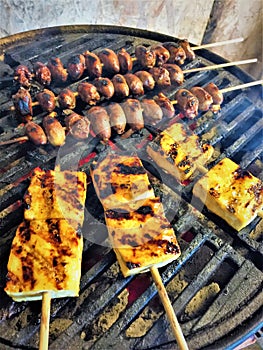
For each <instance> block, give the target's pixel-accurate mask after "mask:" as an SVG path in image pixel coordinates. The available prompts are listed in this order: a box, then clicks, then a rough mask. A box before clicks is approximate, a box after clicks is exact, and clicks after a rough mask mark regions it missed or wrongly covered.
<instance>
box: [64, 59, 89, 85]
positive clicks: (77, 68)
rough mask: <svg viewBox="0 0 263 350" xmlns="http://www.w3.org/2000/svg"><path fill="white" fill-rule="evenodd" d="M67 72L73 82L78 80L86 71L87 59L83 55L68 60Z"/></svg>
mask: <svg viewBox="0 0 263 350" xmlns="http://www.w3.org/2000/svg"><path fill="white" fill-rule="evenodd" d="M67 70H68V74H69V76H70V78H71V80H73V81H75V80H78V79H79V78H80V77H81V76H82V75H83V73H84V70H85V57H84V56H83V55H75V56H72V57H71V58H70V59H69V60H68V63H67Z"/></svg>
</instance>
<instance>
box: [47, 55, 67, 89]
mask: <svg viewBox="0 0 263 350" xmlns="http://www.w3.org/2000/svg"><path fill="white" fill-rule="evenodd" d="M47 66H48V68H49V70H50V72H51V76H52V80H54V82H56V83H59V84H61V83H65V82H66V81H67V79H68V72H67V70H66V69H65V68H64V66H63V64H62V62H61V60H60V58H58V57H54V58H50V60H49V61H48V64H47Z"/></svg>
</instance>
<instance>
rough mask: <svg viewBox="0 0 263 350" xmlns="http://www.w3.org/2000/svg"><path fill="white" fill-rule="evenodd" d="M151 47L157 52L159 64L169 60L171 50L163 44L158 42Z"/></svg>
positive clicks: (157, 63) (157, 62)
mask: <svg viewBox="0 0 263 350" xmlns="http://www.w3.org/2000/svg"><path fill="white" fill-rule="evenodd" d="M151 49H152V50H153V51H154V52H155V55H156V65H157V66H162V65H163V64H164V63H166V62H167V61H168V60H169V58H170V52H169V50H167V49H166V48H165V47H164V46H163V45H161V44H156V45H153V46H152V47H151Z"/></svg>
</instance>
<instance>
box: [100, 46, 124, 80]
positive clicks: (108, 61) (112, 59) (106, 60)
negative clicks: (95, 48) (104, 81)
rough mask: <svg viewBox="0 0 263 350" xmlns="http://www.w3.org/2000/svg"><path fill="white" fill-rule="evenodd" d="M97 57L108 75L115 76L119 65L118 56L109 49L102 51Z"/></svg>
mask: <svg viewBox="0 0 263 350" xmlns="http://www.w3.org/2000/svg"><path fill="white" fill-rule="evenodd" d="M98 56H99V58H100V60H101V62H102V64H103V68H104V69H105V70H106V71H107V72H108V73H110V74H116V73H119V71H120V63H119V60H118V56H117V55H116V53H115V52H114V51H113V50H111V49H103V50H102V51H100V52H99V53H98Z"/></svg>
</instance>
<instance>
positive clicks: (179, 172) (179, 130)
mask: <svg viewBox="0 0 263 350" xmlns="http://www.w3.org/2000/svg"><path fill="white" fill-rule="evenodd" d="M213 152H214V149H213V147H212V146H211V145H209V144H206V143H205V144H201V142H200V139H199V137H198V136H197V135H194V134H189V133H187V132H186V129H185V127H184V126H183V124H182V123H174V124H173V125H171V126H170V127H168V128H167V129H165V130H164V131H162V132H161V133H160V134H159V135H158V136H157V137H156V138H155V139H154V140H153V141H152V142H151V143H150V144H149V145H148V146H147V153H148V154H149V156H150V157H151V158H152V159H153V160H154V161H155V163H156V164H157V165H158V166H159V167H161V168H162V169H163V170H164V171H165V172H167V173H168V174H170V175H172V176H174V177H175V178H176V179H177V180H178V181H179V182H183V181H185V180H187V179H189V178H190V177H191V176H192V175H193V173H194V171H195V170H196V168H197V167H198V165H200V166H203V165H204V164H205V163H207V162H208V160H209V159H210V158H211V157H212V155H213Z"/></svg>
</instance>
